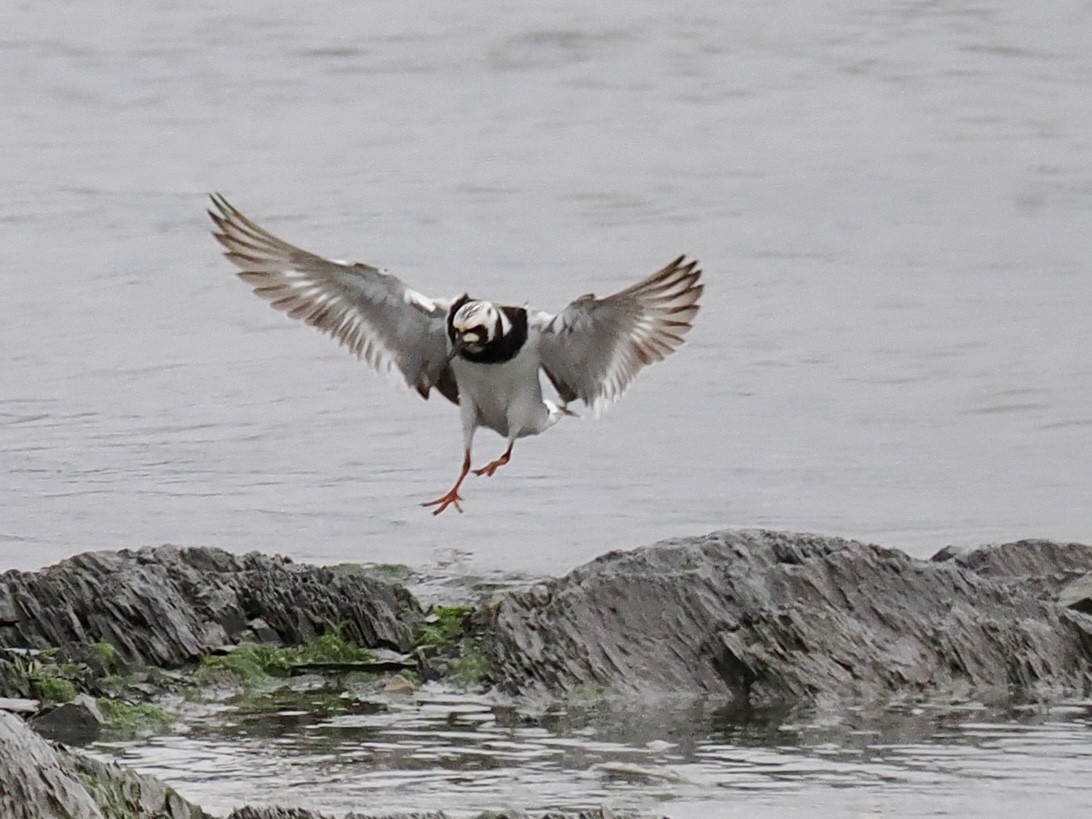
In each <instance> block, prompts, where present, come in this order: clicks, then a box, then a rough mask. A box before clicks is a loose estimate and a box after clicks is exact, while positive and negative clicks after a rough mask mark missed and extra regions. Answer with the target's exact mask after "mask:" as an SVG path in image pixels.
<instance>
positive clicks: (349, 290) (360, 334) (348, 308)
mask: <svg viewBox="0 0 1092 819" xmlns="http://www.w3.org/2000/svg"><path fill="white" fill-rule="evenodd" d="M212 203H213V205H214V206H215V208H216V209H215V211H213V210H210V211H209V216H210V217H212V221H213V222H215V223H216V227H217V231H216V232H214V233H213V236H215V237H216V239H217V241H219V242H220V244H222V245H223V246H224V248H225V251H226V252H225V253H224V255H225V256H227V258H228V259H230V260H231V261H232V262H233V263H234V264H235V265H236V266H237V267H238V268H239V274H238V275H239V277H240V278H241V279H243V280H244V281H246V282H247V283H248V284H250V285H251V286H252V287H253V288H254V292H255V293H257V294H258V295H259V296H261V297H262V298H263V299H266V300H268V301H269V302H271V303H272V306H273V307H275V308H276V309H278V310H281V311H283V312H285V313H287V314H288V315H289V316H291V317H292V318H296V319H302V320H303V321H305V322H307V323H308V324H310V325H311V326H312V327H317V328H318V329H320V330H322V331H323V332H324V333H326V334H327V335H329V336H332V337H333V338H334V339H336V340H337V341H338V342H339V343H340V344H343V345H345V346H346V347H348V348H349V350H350V351H352V352H353V353H354V354H355V355H356V356H357V357H358V358H362V359H364V360H365V361H367V362H368V363H369V364H371V365H372V367H374V368H375V369H376V370H377V371H379V372H381V373H389V372H391V370H392V368H395V367H397V368H398V371H399V372H400V373H401V374H402V376H403V377H404V378H405V379H406V383H407V384H409V385H410V386H411V387H413V388H415V389H416V390H417V392H419V393H420V394H421V396H422V397H423V398H428V394H429V390H430V389H432V388H433V387H435V388H436V389H438V390H440V392H441V393H442V394H443V395H444V396H445V397H447V398H448V399H450V400H451V401H454V402H455V403H458V401H459V391H458V387H457V386H456V384H455V377H454V374H453V373H452V372H451V369H450V368H449V367H448V363H447V339H446V336H445V329H444V318H445V316H446V314H447V309H448V307H449V303H448V302H446V301H440V300H434V299H430V298H428V297H427V296H423V295H422V294H420V293H418V292H417V291H416V290H412V289H411V288H409V287H407V286H406V285H405V283H404V282H402V280H401V279H399V278H397V277H396V276H392V275H391V274H389V273H384V272H382V271H380V270H379V269H378V268H375V267H372V266H371V265H366V264H361V263H359V262H357V263H355V264H347V263H344V262H336V261H332V260H330V259H324V258H322V257H321V256H316V255H315V254H313V253H308V252H307V251H306V250H301V249H300V248H298V247H294V246H293V245H290V244H288V243H287V242H284V241H282V240H281V239H278V238H277V237H276V236H274V235H273V234H272V233H269V232H268V231H266V230H265V229H263V228H261V227H259V226H258V225H256V224H255V223H254V222H252V221H250V219H248V218H247V217H246V216H244V215H243V214H242V213H240V212H239V211H238V210H236V209H235V208H234V207H233V206H232V205H230V204H229V203H228V201H227V200H226V199H224V197H222V196H220V195H218V194H216V195H213V196H212Z"/></svg>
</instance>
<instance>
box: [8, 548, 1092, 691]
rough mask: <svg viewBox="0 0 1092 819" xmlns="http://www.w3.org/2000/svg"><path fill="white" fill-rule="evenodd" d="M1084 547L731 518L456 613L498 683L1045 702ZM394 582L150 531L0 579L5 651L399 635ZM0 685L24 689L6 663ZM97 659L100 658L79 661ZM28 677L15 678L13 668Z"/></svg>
mask: <svg viewBox="0 0 1092 819" xmlns="http://www.w3.org/2000/svg"><path fill="white" fill-rule="evenodd" d="M1090 578H1092V546H1087V545H1082V544H1077V543H1056V542H1052V541H1045V540H1027V541H1019V542H1015V543H1008V544H1003V545H996V546H983V547H979V548H976V549H970V550H965V551H963V552H960V553H957V552H955V551H954V550H949V549H946V550H942V551H941V552H939V553H938V554H937V555H936V556H935V557H934V558H933V559H932V560H928V561H925V560H917V559H914V558H911V557H909V556H908V555H906V554H905V553H903V552H901V551H897V550H893V549H887V548H884V547H881V546H876V545H872V544H866V543H861V542H857V541H852V540H843V539H841V538H830V537H820V536H816V535H808V534H792V533H784V532H770V531H723V532H715V533H712V534H710V535H707V536H705V537H695V538H682V539H678V540H672V541H665V542H663V543H659V544H656V545H653V546H649V547H645V548H640V549H636V550H633V551H629V552H612V553H610V554H606V555H603V556H602V557H599V558H597V559H596V560H593V561H592V562H590V563H588V564H587V565H585V566H582V567H580V568H578V569H576V570H574V571H572V572H570V573H569V574H568V575H566V576H564V577H561V578H557V579H551V580H547V581H545V582H543V583H541V584H539V585H537V586H535V587H533V588H531V589H530V590H526V591H518V590H517V591H504V592H501V593H499V594H496V595H494V596H493V597H491V598H489V599H486V600H482V601H478V612H477V616H476V617H475V618H473V620H472V621H468V623H467V628H468V629H470V630H472V631H473V636H474V639H475V645H476V646H478V647H479V648H480V650H481V651H482V653H483V655H484V656H483V659H484V661H485V663H486V665H487V668H488V673H487V674H486V676H485V681H486V682H491V683H494V684H496V685H497V686H498V687H499V688H500V689H501V690H503V691H505V692H507V693H510V694H515V695H519V694H525V693H534V694H543V693H545V694H547V695H564V694H566V693H567V692H570V691H572V690H574V689H577V688H579V689H581V690H584V691H586V690H588V689H589V688H590V687H593V688H596V689H599V690H601V691H603V692H604V693H605V694H610V693H619V694H624V695H626V696H632V695H633V694H635V693H636V694H651V695H655V694H658V693H665V694H696V695H712V696H714V697H722V698H726V699H732V700H737V701H746V702H750V703H752V704H760V703H768V702H772V701H778V702H783V703H788V704H791V705H797V704H808V703H815V702H818V701H830V700H832V699H833V700H842V701H849V700H861V699H873V698H876V697H889V696H891V695H910V696H914V695H919V694H923V695H928V694H931V693H940V694H944V695H947V694H953V693H954V694H956V695H961V696H969V697H978V696H983V695H986V696H995V695H997V694H999V693H1000V694H1004V695H1008V694H1012V693H1015V694H1017V695H1027V696H1033V697H1047V698H1052V697H1054V696H1058V695H1063V694H1065V693H1081V692H1083V691H1085V690H1086V689H1088V687H1089V686H1090V684H1092V676H1090V666H1092V614H1090V613H1089V612H1090V611H1092V606H1090V602H1092V582H1090ZM423 618H424V612H423V611H422V608H421V606H420V604H419V603H418V602H417V600H416V599H415V598H414V596H413V595H412V594H411V593H410V592H409V591H408V590H407V589H406V588H404V587H403V586H401V585H399V584H397V583H393V582H388V581H384V580H380V579H376V578H374V577H369V576H366V575H364V574H362V573H359V572H352V571H349V572H346V571H335V570H334V569H331V568H327V567H321V566H309V565H301V564H295V563H293V562H291V561H290V560H288V559H286V558H279V557H268V556H264V555H260V554H256V553H252V554H248V555H245V556H241V557H240V556H236V555H232V554H229V553H227V552H224V551H222V550H219V549H210V548H180V547H174V546H163V547H155V548H145V549H139V550H136V551H119V552H96V553H89V554H83V555H79V556H76V557H73V558H70V559H68V560H65V561H62V562H61V563H58V564H57V565H55V566H51V567H49V568H46V569H43V570H41V571H38V572H18V571H9V572H7V573H5V574H3V575H0V649H7V650H9V651H10V650H25V649H37V650H45V649H56V648H57V647H66V648H64V650H65V651H67V652H69V653H72V652H73V651H74V650H73V648H72V647H73V646H75V647H77V650H75V653H76V654H77V655H78V654H79V651H78V647H80V646H87V645H89V644H92V643H95V642H104V643H107V644H109V645H110V646H113V648H114V649H115V650H116V652H117V653H118V655H120V657H121V658H122V659H123V660H124V661H125V662H126V663H128V664H141V665H146V666H157V667H164V668H177V667H179V666H184V665H187V664H192V663H195V662H197V661H199V660H200V659H201V657H202V656H204V655H205V654H207V653H208V652H210V651H212V650H216V649H220V648H222V647H223V646H224V645H230V644H234V643H240V642H250V641H262V642H273V643H280V644H283V645H294V644H298V643H301V642H303V641H306V640H307V639H309V638H312V637H314V636H315V635H316V634H320V633H322V632H324V631H326V630H328V629H330V628H331V627H332V626H335V625H336V626H337V627H338V628H339V629H340V631H341V632H342V634H343V635H344V636H345V637H346V638H347V639H349V640H351V641H353V642H354V643H356V644H358V645H360V646H363V647H365V648H369V649H376V648H379V649H384V648H385V649H393V650H397V651H401V652H407V651H410V650H411V649H412V648H413V647H414V641H415V639H416V636H417V635H419V632H420V629H421V626H422V622H423ZM3 656H4V655H3V653H2V652H0V697H26V696H29V695H30V694H31V692H29V691H28V690H27V689H26V686H25V684H23V685H22V687H21V686H20V681H19V679H18V678H17V676H14V675H11V674H7V673H5V671H4V663H5V661H4V659H3ZM87 662H91V660H87ZM24 682H25V681H24Z"/></svg>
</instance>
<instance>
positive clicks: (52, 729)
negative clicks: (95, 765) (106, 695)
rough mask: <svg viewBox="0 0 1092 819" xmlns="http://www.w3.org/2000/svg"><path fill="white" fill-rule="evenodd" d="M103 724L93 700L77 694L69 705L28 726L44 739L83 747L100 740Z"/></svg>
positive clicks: (60, 706)
mask: <svg viewBox="0 0 1092 819" xmlns="http://www.w3.org/2000/svg"><path fill="white" fill-rule="evenodd" d="M105 722H106V720H105V719H104V718H103V716H102V712H101V711H100V710H99V706H98V704H96V702H95V699H94V697H89V696H88V695H87V694H77V695H76V696H75V697H74V698H73V699H72V700H70V701H69V702H66V703H62V704H61V705H58V706H57V707H56V708H53V709H51V710H49V711H46V712H44V713H42V714H39V715H38V716H37V717H35V718H34V719H33V720H32V721H31V725H32V726H33V728H34V730H35V731H37V732H38V733H39V734H41V735H42V736H44V737H46V738H47V739H52V740H55V741H57V742H64V743H65V744H68V745H86V744H87V743H89V742H94V741H95V740H96V739H98V738H99V734H101V733H102V726H103V724H104V723H105Z"/></svg>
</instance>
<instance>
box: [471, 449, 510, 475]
mask: <svg viewBox="0 0 1092 819" xmlns="http://www.w3.org/2000/svg"><path fill="white" fill-rule="evenodd" d="M509 457H510V456H509V455H508V453H507V452H505V453H504V454H503V455H501V456H500V457H499V458H497V460H495V461H490V462H489V463H487V464H486V465H485V466H483V467H481V468H480V469H475V470H474V474H475V475H485V477H487V478H492V477H493V473H494V472H496V471H497V470H498V469H500V468H501V467H502V466H504V465H505V464H506V463H508V459H509Z"/></svg>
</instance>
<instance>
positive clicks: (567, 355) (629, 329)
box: [533, 256, 702, 415]
mask: <svg viewBox="0 0 1092 819" xmlns="http://www.w3.org/2000/svg"><path fill="white" fill-rule="evenodd" d="M697 265H698V263H697V262H696V261H693V260H692V261H689V262H688V261H687V260H686V257H685V256H680V257H679V258H677V259H676V260H675V261H673V262H671V264H669V265H667V267H665V268H663V269H662V270H659V271H657V272H655V273H653V274H652V275H651V276H649V277H648V278H646V279H643V280H642V281H639V282H637V284H635V285H633V286H631V287H627V288H626V289H625V290H620V291H619V292H617V293H614V294H613V295H610V296H607V297H605V298H602V299H600V298H596V297H595V295H594V294H591V293H589V294H588V295H586V296H581V297H580V298H578V299H576V300H575V301H574V302H572V303H571V304H570V305H569V306H568V307H566V308H565V309H564V310H562V311H561V312H560V313H558V314H557V315H556V316H551V315H548V314H546V313H539V314H537V315H535V316H534V318H533V321H534V323H535V325H536V326H537V327H538V329H539V332H540V334H541V336H540V340H539V352H540V355H541V357H542V368H543V369H544V370H545V371H546V375H547V376H548V377H549V379H550V381H551V382H552V383H553V385H554V387H556V388H557V391H558V394H559V395H560V396H561V399H562V400H563V401H566V402H568V401H572V400H574V399H576V398H579V399H581V400H582V401H584V403H585V404H587V405H588V406H589V407H591V409H592V412H593V414H596V415H598V414H599V413H600V412H602V410H603V408H604V407H606V406H607V405H608V404H609V403H610V402H612V401H614V400H615V399H616V398H618V397H619V396H621V394H622V393H623V392H625V390H626V387H628V386H629V384H630V382H631V381H633V379H634V377H635V376H636V375H637V373H638V372H639V371H640V370H641V369H642V368H643V367H645V366H646V365H648V364H651V363H653V362H655V361H661V360H663V359H664V358H666V357H667V356H668V355H670V354H671V353H672V352H674V351H675V350H676V349H677V348H678V347H679V346H681V345H682V343H683V336H684V335H686V334H687V333H688V332H689V331H690V328H691V326H692V323H693V320H694V316H696V315H697V314H698V299H699V297H700V296H701V292H702V285H701V284H700V282H699V279H700V278H701V270H699V269H698V266H697Z"/></svg>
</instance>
